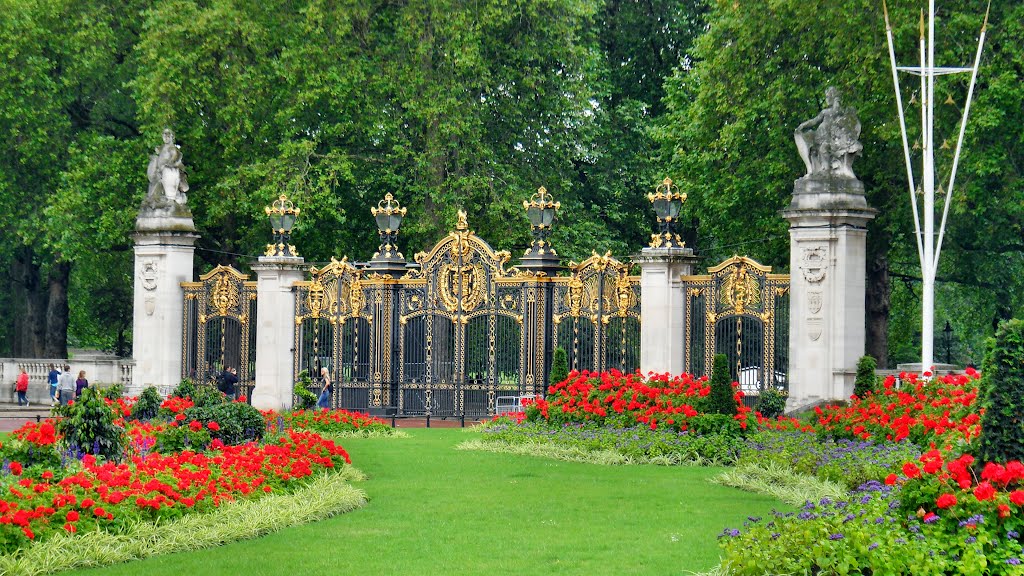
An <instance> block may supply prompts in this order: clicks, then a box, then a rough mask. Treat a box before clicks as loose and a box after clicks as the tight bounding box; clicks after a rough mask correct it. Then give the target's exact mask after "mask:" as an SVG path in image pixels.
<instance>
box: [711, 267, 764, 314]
mask: <svg viewBox="0 0 1024 576" xmlns="http://www.w3.org/2000/svg"><path fill="white" fill-rule="evenodd" d="M721 303H722V306H725V307H726V308H731V309H732V312H733V314H744V313H745V312H747V309H748V308H749V309H752V310H760V308H761V290H760V288H759V286H758V282H757V279H756V278H754V277H753V276H751V275H750V274H748V272H747V267H746V266H744V263H743V262H739V263H737V265H736V266H735V267H734V268H733V269H732V272H731V273H729V274H728V275H726V276H725V278H724V279H723V280H722V288H721Z"/></svg>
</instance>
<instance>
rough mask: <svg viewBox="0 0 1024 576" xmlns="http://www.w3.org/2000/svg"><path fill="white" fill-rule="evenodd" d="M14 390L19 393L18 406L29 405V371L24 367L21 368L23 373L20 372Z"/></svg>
mask: <svg viewBox="0 0 1024 576" xmlns="http://www.w3.org/2000/svg"><path fill="white" fill-rule="evenodd" d="M14 391H15V392H17V393H18V406H28V372H25V369H24V368H22V369H21V374H18V381H17V382H16V383H15V384H14Z"/></svg>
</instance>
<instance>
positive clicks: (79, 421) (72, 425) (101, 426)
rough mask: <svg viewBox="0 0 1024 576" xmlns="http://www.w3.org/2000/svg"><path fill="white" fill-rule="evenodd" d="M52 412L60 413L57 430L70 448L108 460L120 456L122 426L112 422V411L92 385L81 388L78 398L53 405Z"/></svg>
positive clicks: (123, 440) (122, 445) (122, 437)
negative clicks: (63, 403) (59, 404)
mask: <svg viewBox="0 0 1024 576" xmlns="http://www.w3.org/2000/svg"><path fill="white" fill-rule="evenodd" d="M54 413H55V414H56V415H57V416H60V417H61V419H60V420H58V421H57V432H59V433H60V434H61V435H63V436H64V443H65V444H66V445H67V447H68V448H69V449H70V450H72V451H75V452H78V453H81V454H93V455H96V456H103V457H104V458H107V459H108V460H114V461H117V460H120V459H121V451H122V449H123V447H124V445H125V433H124V428H121V427H120V426H117V425H115V424H114V419H115V418H116V415H115V414H114V411H113V410H112V409H111V407H110V406H109V405H108V404H107V403H106V401H105V400H104V398H103V396H102V395H101V394H100V393H99V391H97V390H96V389H95V388H86V389H84V390H82V395H81V396H79V397H78V399H76V400H75V401H74V402H73V403H71V404H69V405H61V406H57V407H55V408H54Z"/></svg>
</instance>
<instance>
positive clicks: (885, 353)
mask: <svg viewBox="0 0 1024 576" xmlns="http://www.w3.org/2000/svg"><path fill="white" fill-rule="evenodd" d="M867 272H868V277H867V302H866V303H865V304H866V311H867V314H866V318H865V336H866V342H865V350H864V353H865V354H868V355H870V356H873V357H874V358H875V360H877V361H878V367H879V368H887V367H888V366H889V261H888V259H887V258H886V256H885V252H884V251H882V250H875V251H874V253H873V254H871V255H869V256H868V270H867Z"/></svg>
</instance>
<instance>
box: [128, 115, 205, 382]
mask: <svg viewBox="0 0 1024 576" xmlns="http://www.w3.org/2000/svg"><path fill="white" fill-rule="evenodd" d="M163 139H164V144H163V146H161V147H159V148H157V150H156V152H157V153H156V154H154V155H152V156H150V163H149V168H148V169H147V175H148V177H149V188H148V190H147V193H146V197H145V199H144V200H143V201H142V205H141V206H140V207H139V212H138V216H137V217H136V219H135V235H134V240H135V270H134V278H135V279H134V294H133V302H132V304H133V310H132V357H133V358H134V360H135V369H134V370H133V372H132V385H131V389H129V390H128V391H127V392H128V393H129V394H138V393H139V392H141V391H142V389H143V388H145V387H147V386H158V387H161V388H162V389H168V388H169V387H171V386H174V385H176V384H178V383H179V382H180V381H181V367H182V364H183V361H184V353H183V350H182V342H183V341H184V338H183V336H184V326H185V318H184V311H185V301H184V296H185V293H184V290H183V289H182V287H181V283H182V282H191V281H192V267H193V262H192V259H193V256H194V254H195V243H196V240H197V239H198V238H199V236H198V235H197V234H196V233H195V232H196V227H195V224H194V223H193V221H192V210H191V209H189V207H188V197H187V196H186V195H185V192H187V191H188V183H187V182H186V181H185V178H184V172H183V170H182V169H183V168H184V165H183V164H182V162H181V151H180V149H179V148H178V147H177V146H176V145H175V144H174V133H173V132H171V130H169V129H167V130H164V133H163ZM168 391H169V390H168Z"/></svg>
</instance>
